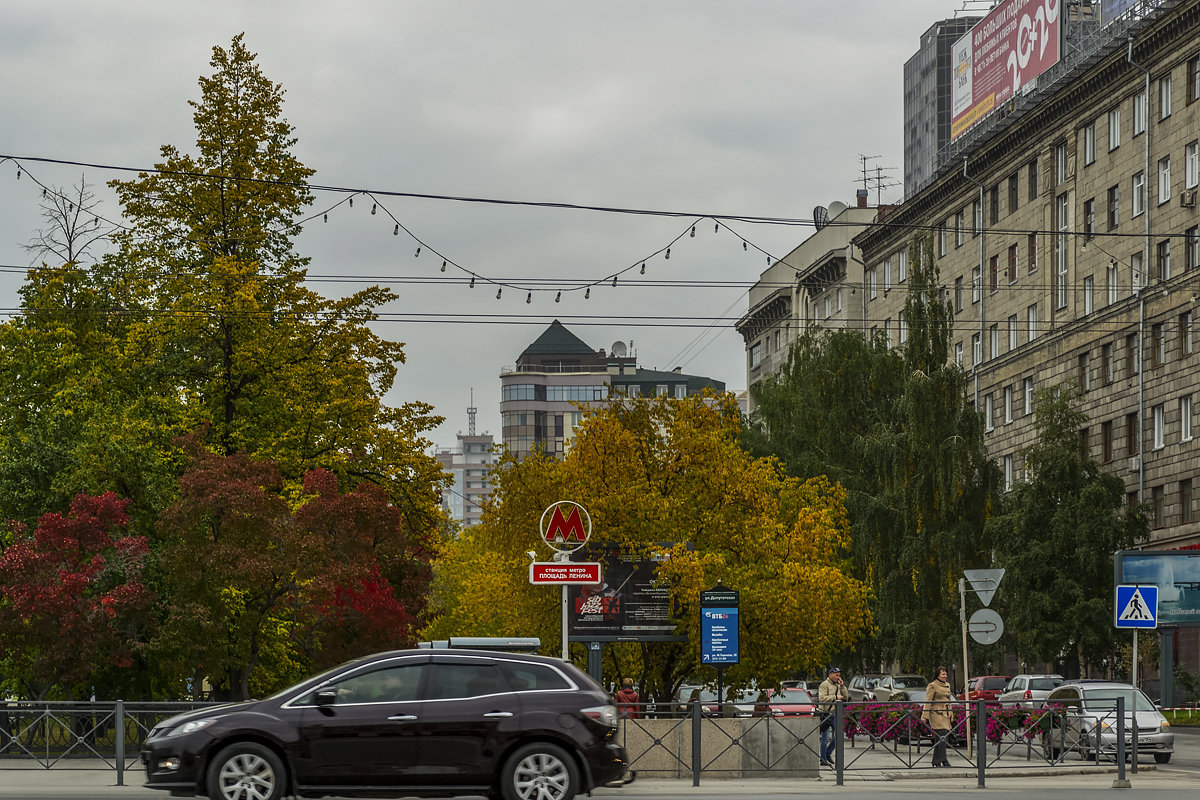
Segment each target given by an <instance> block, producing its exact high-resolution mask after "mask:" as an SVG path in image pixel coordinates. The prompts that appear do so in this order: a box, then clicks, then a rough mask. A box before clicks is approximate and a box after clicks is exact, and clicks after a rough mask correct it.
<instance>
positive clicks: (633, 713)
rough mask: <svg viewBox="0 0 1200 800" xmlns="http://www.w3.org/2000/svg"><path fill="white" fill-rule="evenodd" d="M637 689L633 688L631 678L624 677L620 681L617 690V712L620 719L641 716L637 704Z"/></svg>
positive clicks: (638, 698)
mask: <svg viewBox="0 0 1200 800" xmlns="http://www.w3.org/2000/svg"><path fill="white" fill-rule="evenodd" d="M640 699H641V698H640V696H639V695H638V690H637V689H635V688H633V678H626V679H625V680H624V681H622V682H621V689H620V691H618V692H617V697H616V700H617V713H618V714H619V715H620V716H621V719H638V718H639V717H641V716H642V709H641V707H640V706H639V705H638V701H639V700H640Z"/></svg>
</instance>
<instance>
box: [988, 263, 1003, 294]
mask: <svg viewBox="0 0 1200 800" xmlns="http://www.w3.org/2000/svg"><path fill="white" fill-rule="evenodd" d="M988 288H989V289H991V292H992V294H995V293H996V292H997V291H998V290H999V289H1000V256H992V257H991V259H990V260H989V261H988Z"/></svg>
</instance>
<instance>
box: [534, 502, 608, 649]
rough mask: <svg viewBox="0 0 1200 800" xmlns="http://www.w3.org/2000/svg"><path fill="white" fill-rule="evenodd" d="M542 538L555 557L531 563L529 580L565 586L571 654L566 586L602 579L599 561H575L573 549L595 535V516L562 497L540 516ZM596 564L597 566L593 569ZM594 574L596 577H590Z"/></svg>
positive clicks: (564, 638)
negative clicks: (548, 560)
mask: <svg viewBox="0 0 1200 800" xmlns="http://www.w3.org/2000/svg"><path fill="white" fill-rule="evenodd" d="M547 515H549V517H550V520H549V522H547V520H546V517H547ZM538 529H539V530H540V531H541V535H542V542H543V543H544V544H545V545H546V546H547V547H549V548H550V549H551V550H554V551H555V552H554V560H553V561H550V562H544V561H543V562H537V561H535V562H534V563H532V564H530V565H529V582H530V583H533V584H547V583H548V584H555V583H557V584H560V585H561V586H562V658H563V661H567V660H568V659H569V658H570V655H571V654H570V648H569V646H568V642H567V621H568V616H567V615H568V613H569V609H568V608H567V601H568V598H567V586H569V585H571V584H595V583H600V577H601V576H600V564H598V563H578V564H575V563H572V562H571V553H574V552H575V551H576V550H578V549H579V548H581V547H583V546H584V545H585V544H587V542H588V539H590V538H591V536H592V517H591V515H590V514H588V512H587V509H586V508H584V507H583V506H581V505H579V503H576V502H574V501H571V500H559V501H558V502H557V503H551V504H550V505H548V506H546V509H545V510H544V511H543V512H542V517H541V519H540V520H538ZM593 568H594V569H593ZM593 574H594V576H595V579H594V580H591V579H590V578H591V577H592V575H593Z"/></svg>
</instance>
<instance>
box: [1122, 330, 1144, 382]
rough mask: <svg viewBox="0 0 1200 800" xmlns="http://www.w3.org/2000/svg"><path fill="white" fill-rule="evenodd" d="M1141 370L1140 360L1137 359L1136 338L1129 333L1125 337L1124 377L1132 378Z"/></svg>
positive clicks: (1135, 335)
mask: <svg viewBox="0 0 1200 800" xmlns="http://www.w3.org/2000/svg"><path fill="white" fill-rule="evenodd" d="M1139 369H1141V359H1140V358H1138V337H1137V334H1136V333H1131V334H1129V335H1128V336H1126V337H1125V377H1126V378H1132V377H1133V376H1134V375H1137V374H1138V370H1139Z"/></svg>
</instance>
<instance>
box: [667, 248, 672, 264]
mask: <svg viewBox="0 0 1200 800" xmlns="http://www.w3.org/2000/svg"><path fill="white" fill-rule="evenodd" d="M667 260H668V261H670V260H671V248H669V247H668V248H667Z"/></svg>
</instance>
